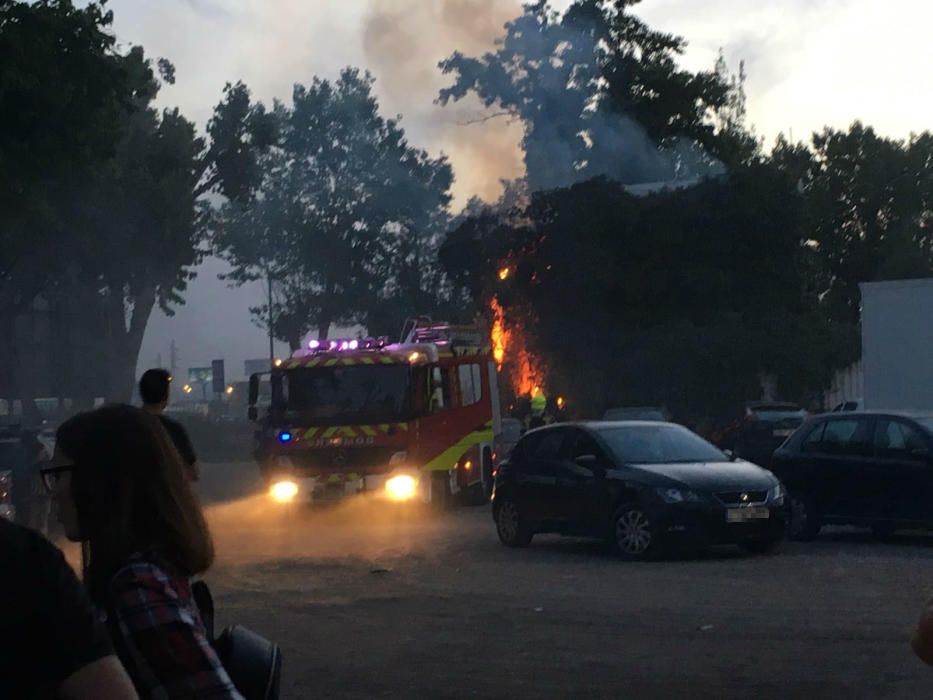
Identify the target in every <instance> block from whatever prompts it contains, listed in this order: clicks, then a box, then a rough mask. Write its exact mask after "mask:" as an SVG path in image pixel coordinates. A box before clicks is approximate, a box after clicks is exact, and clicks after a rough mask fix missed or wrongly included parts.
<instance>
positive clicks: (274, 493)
mask: <svg viewBox="0 0 933 700" xmlns="http://www.w3.org/2000/svg"><path fill="white" fill-rule="evenodd" d="M269 495H270V496H271V497H272V500H273V501H275V502H276V503H291V502H292V501H294V500H295V496H297V495H298V484H296V483H295V482H294V481H291V480H284V481H277V482H276V483H274V484H272V488H270V489H269Z"/></svg>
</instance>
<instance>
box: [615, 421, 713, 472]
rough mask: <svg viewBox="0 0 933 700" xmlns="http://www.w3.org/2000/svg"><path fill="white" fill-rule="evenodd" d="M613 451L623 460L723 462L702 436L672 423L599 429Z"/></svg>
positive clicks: (631, 461)
mask: <svg viewBox="0 0 933 700" xmlns="http://www.w3.org/2000/svg"><path fill="white" fill-rule="evenodd" d="M599 434H600V435H601V436H602V437H603V439H604V440H605V441H606V443H607V444H608V445H609V448H610V449H611V450H612V452H613V454H615V456H616V457H617V458H618V459H619V460H620V461H622V462H624V463H626V464H670V463H673V462H723V461H726V459H727V458H726V456H725V455H724V454H723V453H722V452H720V451H719V450H717V449H716V448H715V447H713V446H712V445H710V444H709V443H708V442H706V440H704V439H703V438H701V437H699V436H698V435H695V434H693V433H691V432H690V431H689V430H687V429H686V428H681V427H679V426H675V425H619V426H612V427H605V428H602V429H600V431H599Z"/></svg>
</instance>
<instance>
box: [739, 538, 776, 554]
mask: <svg viewBox="0 0 933 700" xmlns="http://www.w3.org/2000/svg"><path fill="white" fill-rule="evenodd" d="M781 542H782V540H781V539H775V538H774V537H768V538H765V539H760V540H749V541H748V542H743V543H742V549H744V550H745V551H746V552H748V553H749V554H774V552H776V551H777V549H778V548H779V547H780V546H781Z"/></svg>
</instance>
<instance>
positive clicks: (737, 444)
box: [713, 401, 807, 467]
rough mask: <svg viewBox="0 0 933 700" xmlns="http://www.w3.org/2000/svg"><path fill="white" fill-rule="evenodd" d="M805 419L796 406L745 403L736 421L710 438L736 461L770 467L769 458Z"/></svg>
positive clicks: (804, 413) (803, 412)
mask: <svg viewBox="0 0 933 700" xmlns="http://www.w3.org/2000/svg"><path fill="white" fill-rule="evenodd" d="M806 418H807V412H806V411H804V410H803V409H802V408H800V406H798V405H796V404H792V403H770V402H764V401H757V402H753V403H749V404H746V405H745V406H744V407H743V409H742V411H741V416H740V417H738V418H737V419H736V420H735V421H733V422H732V423H731V424H729V425H728V426H727V427H726V428H724V429H723V430H721V431H719V432H718V433H717V434H715V435H714V436H713V442H714V443H716V445H717V446H718V447H719V448H721V449H723V450H730V451H731V452H733V453H734V454H735V456H736V457H739V458H741V459H746V460H748V461H749V462H754V463H755V464H758V465H760V466H762V467H770V465H771V455H773V454H774V451H775V450H776V449H777V448H778V447H780V446H781V444H782V443H783V442H784V441H785V440H787V438H788V437H789V436H790V435H792V434H793V432H794V431H795V430H796V429H797V428H799V427H800V424H801V423H803V422H804V420H806Z"/></svg>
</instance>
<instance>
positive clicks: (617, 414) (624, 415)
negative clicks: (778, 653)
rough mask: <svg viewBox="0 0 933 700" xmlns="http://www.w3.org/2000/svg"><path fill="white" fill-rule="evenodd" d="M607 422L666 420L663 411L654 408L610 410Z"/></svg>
mask: <svg viewBox="0 0 933 700" xmlns="http://www.w3.org/2000/svg"><path fill="white" fill-rule="evenodd" d="M604 419H605V420H656V421H664V420H666V419H665V417H664V414H663V413H661V411H659V410H657V409H654V408H610V409H609V410H608V411H606V414H605V416H604Z"/></svg>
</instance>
